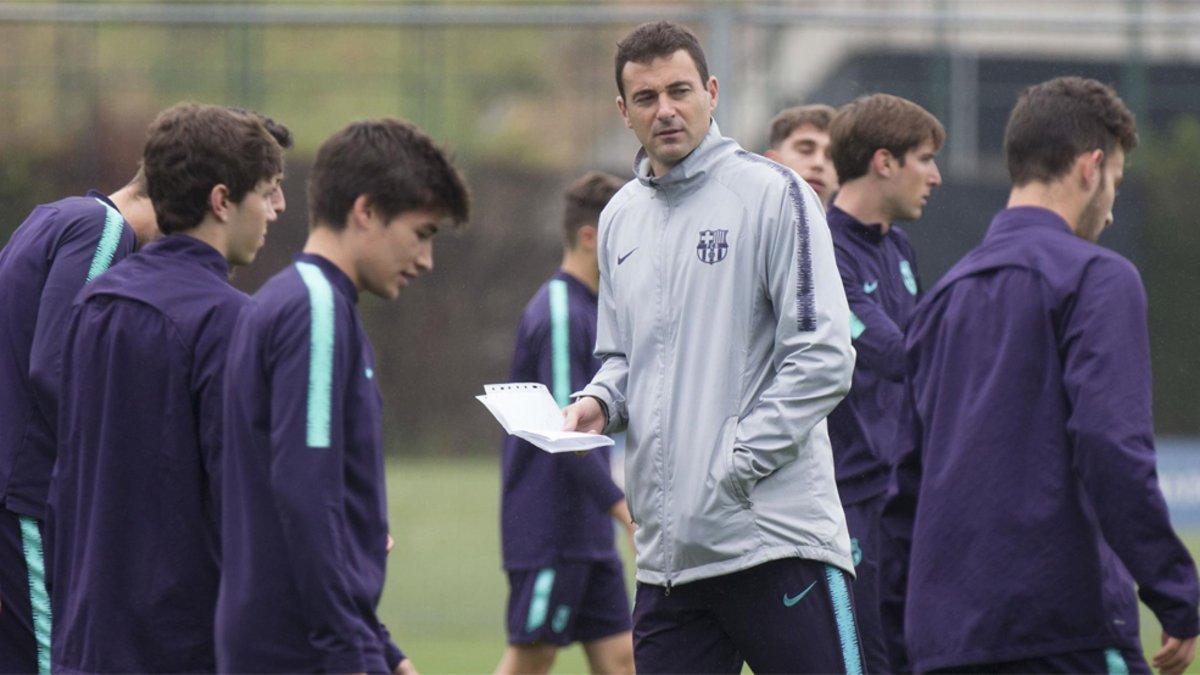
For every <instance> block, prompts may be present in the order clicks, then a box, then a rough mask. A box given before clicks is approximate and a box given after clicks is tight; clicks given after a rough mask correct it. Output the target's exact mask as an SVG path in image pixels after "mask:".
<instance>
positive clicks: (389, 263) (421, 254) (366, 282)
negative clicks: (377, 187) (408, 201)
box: [358, 210, 444, 300]
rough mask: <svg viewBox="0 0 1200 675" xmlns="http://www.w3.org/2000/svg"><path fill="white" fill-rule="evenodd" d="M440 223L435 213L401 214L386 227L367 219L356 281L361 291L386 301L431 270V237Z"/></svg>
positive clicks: (378, 219)
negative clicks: (360, 286) (364, 290)
mask: <svg viewBox="0 0 1200 675" xmlns="http://www.w3.org/2000/svg"><path fill="white" fill-rule="evenodd" d="M443 220H444V217H443V215H442V214H441V213H440V212H437V211H429V210H418V211H405V212H404V213H401V214H400V215H398V216H394V217H393V218H391V219H390V220H388V221H387V222H386V223H385V222H384V221H383V219H382V218H381V217H378V216H375V217H372V218H370V222H369V224H368V231H367V233H366V235H367V239H366V241H365V242H364V249H363V251H364V253H363V256H362V257H361V259H360V260H359V269H358V280H359V283H360V284H361V285H362V287H363V288H364V289H366V290H367V291H370V292H371V293H373V294H375V295H378V296H379V297H381V298H387V299H389V300H391V299H394V298H396V297H397V296H398V295H400V291H401V290H403V289H404V288H405V287H407V286H408V285H409V284H410V283H412V282H413V281H415V280H416V279H417V278H418V277H420V276H422V275H424V274H426V273H428V272H430V271H432V270H433V236H434V235H435V234H437V231H438V228H439V227H440V226H441V223H442V221H443Z"/></svg>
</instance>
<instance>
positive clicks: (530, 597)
mask: <svg viewBox="0 0 1200 675" xmlns="http://www.w3.org/2000/svg"><path fill="white" fill-rule="evenodd" d="M508 588H509V593H508V643H509V644H511V645H531V644H536V643H542V644H552V645H558V646H559V647H565V646H566V645H569V644H571V643H572V642H592V641H595V640H599V639H602V638H606V637H610V636H613V635H617V634H618V633H624V632H627V631H629V630H630V627H631V622H630V616H629V596H628V593H627V591H626V590H625V575H624V573H623V572H622V569H621V563H620V562H618V561H615V560H614V561H599V562H562V563H558V564H556V565H554V566H553V567H543V568H542V569H535V570H510V571H509V572H508Z"/></svg>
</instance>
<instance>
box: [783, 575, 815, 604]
mask: <svg viewBox="0 0 1200 675" xmlns="http://www.w3.org/2000/svg"><path fill="white" fill-rule="evenodd" d="M816 585H817V582H815V581H814V582H812V583H811V584H809V585H808V588H806V589H804V590H803V591H800V595H797V596H796V597H794V598H789V597H788V595H787V593H784V594H783V606H784V607H793V606H795V604H796V603H797V602H800V601H801V600H803V599H804V596H806V595H808V592H809V591H811V590H812V589H813V586H816Z"/></svg>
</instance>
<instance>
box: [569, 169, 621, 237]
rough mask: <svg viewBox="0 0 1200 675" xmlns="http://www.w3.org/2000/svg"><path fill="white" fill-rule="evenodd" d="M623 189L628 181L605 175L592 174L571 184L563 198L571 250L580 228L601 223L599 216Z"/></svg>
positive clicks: (589, 173)
mask: <svg viewBox="0 0 1200 675" xmlns="http://www.w3.org/2000/svg"><path fill="white" fill-rule="evenodd" d="M624 185H625V181H623V180H621V179H620V178H617V177H616V176H614V175H612V174H610V173H604V172H603V171H589V172H587V173H586V174H584V175H583V176H582V177H581V178H579V179H578V180H576V181H575V182H574V183H571V185H570V187H568V188H567V191H566V192H565V193H564V194H563V197H565V198H566V202H567V208H566V210H565V211H564V212H563V234H565V235H566V240H567V245H568V246H571V247H574V246H575V243H576V240H577V239H578V237H579V228H581V227H583V226H585V225H596V224H597V223H598V222H599V220H600V212H601V211H603V210H604V207H605V206H607V205H608V202H609V200H610V199H612V198H613V195H615V194H617V191H618V190H620V189H621V187H622V186H624Z"/></svg>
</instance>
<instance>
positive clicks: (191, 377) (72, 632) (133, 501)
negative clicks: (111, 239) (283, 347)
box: [48, 234, 248, 672]
mask: <svg viewBox="0 0 1200 675" xmlns="http://www.w3.org/2000/svg"><path fill="white" fill-rule="evenodd" d="M228 273H229V268H228V265H227V263H226V262H225V259H224V258H223V257H222V256H221V254H220V253H219V252H217V250H216V249H214V248H212V247H211V246H209V245H208V244H205V243H204V242H202V241H200V240H198V239H195V238H193V237H190V236H187V235H183V234H176V235H171V236H168V237H164V238H162V239H159V240H158V241H156V242H154V243H152V244H149V245H147V246H146V247H145V248H144V249H142V250H141V251H139V252H138V253H135V254H134V255H132V256H130V257H129V258H127V259H126V260H124V261H123V262H121V263H120V264H118V265H116V266H114V267H113V268H112V269H111V270H109V271H108V272H107V273H105V274H104V275H103V276H102V277H100V278H99V279H97V280H96V281H94V282H93V283H92V284H90V285H89V286H88V287H87V288H86V289H85V290H84V291H83V292H82V293H81V295H80V297H79V299H78V301H77V302H76V305H75V309H74V311H73V313H72V315H71V323H70V328H69V329H68V331H67V337H66V347H65V351H64V355H63V395H62V402H61V404H60V406H59V411H60V412H59V424H58V439H59V442H58V462H57V464H56V465H55V468H54V477H53V479H52V481H51V486H50V501H49V511H48V524H49V526H50V529H51V531H52V536H53V545H52V546H51V547H50V553H51V560H52V564H51V569H50V571H51V584H50V586H51V588H50V590H51V599H52V602H53V608H54V623H53V626H54V629H53V639H52V650H53V660H54V667H55V670H60V669H61V670H64V671H89V672H163V671H176V672H178V671H205V670H212V669H213V668H214V667H215V666H216V661H215V655H214V650H213V638H212V630H213V610H214V608H215V607H216V600H217V579H218V569H217V561H218V551H217V545H218V538H217V526H218V520H217V504H216V495H217V488H218V485H219V479H218V467H219V464H218V459H219V457H220V444H221V377H222V373H223V370H224V365H225V350H226V347H227V345H228V340H229V335H230V332H231V331H232V328H233V323H234V320H235V319H236V318H237V313H238V311H239V310H240V309H241V307H242V306H243V305H244V304H245V303H246V302H247V300H248V298H247V297H246V295H245V294H243V293H241V292H240V291H238V290H237V289H235V288H233V287H232V286H230V285H229V282H228Z"/></svg>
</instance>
